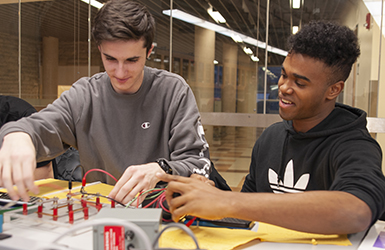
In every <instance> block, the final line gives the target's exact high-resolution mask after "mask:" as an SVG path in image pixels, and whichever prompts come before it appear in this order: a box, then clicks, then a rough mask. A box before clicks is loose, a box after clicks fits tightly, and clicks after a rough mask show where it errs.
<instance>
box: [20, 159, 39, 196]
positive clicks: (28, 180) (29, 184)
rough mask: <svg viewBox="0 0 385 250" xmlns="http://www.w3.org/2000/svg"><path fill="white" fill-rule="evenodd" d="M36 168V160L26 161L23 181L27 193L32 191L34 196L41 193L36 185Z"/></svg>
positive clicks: (23, 166)
mask: <svg viewBox="0 0 385 250" xmlns="http://www.w3.org/2000/svg"><path fill="white" fill-rule="evenodd" d="M35 166H36V160H35V159H32V160H31V161H30V162H28V161H26V162H24V163H23V165H22V171H23V172H22V173H21V175H22V179H23V181H24V186H25V187H26V188H27V191H28V190H29V191H31V192H33V193H34V194H38V193H39V188H38V187H37V186H36V185H35V178H34V169H36V168H35Z"/></svg>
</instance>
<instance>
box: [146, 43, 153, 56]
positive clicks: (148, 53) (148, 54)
mask: <svg viewBox="0 0 385 250" xmlns="http://www.w3.org/2000/svg"><path fill="white" fill-rule="evenodd" d="M153 49H154V44H153V45H151V48H150V49H149V50H148V52H147V58H149V57H150V55H151V52H152V50H153Z"/></svg>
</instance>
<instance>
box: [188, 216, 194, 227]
mask: <svg viewBox="0 0 385 250" xmlns="http://www.w3.org/2000/svg"><path fill="white" fill-rule="evenodd" d="M196 218H197V217H194V218H192V219H191V220H189V222H187V223H186V227H190V226H191V224H193V222H194V221H195V220H196Z"/></svg>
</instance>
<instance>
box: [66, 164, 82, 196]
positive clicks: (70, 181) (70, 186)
mask: <svg viewBox="0 0 385 250" xmlns="http://www.w3.org/2000/svg"><path fill="white" fill-rule="evenodd" d="M78 167H81V168H82V176H84V167H83V166H82V165H80V164H79V165H77V166H76V167H74V168H73V169H72V171H71V175H70V178H69V181H68V189H69V190H72V175H73V174H74V172H75V170H76V169H77V168H78Z"/></svg>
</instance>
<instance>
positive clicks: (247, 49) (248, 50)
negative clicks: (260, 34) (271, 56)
mask: <svg viewBox="0 0 385 250" xmlns="http://www.w3.org/2000/svg"><path fill="white" fill-rule="evenodd" d="M243 51H244V52H245V53H246V54H248V55H251V54H253V51H252V50H251V49H250V48H248V47H243Z"/></svg>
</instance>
